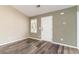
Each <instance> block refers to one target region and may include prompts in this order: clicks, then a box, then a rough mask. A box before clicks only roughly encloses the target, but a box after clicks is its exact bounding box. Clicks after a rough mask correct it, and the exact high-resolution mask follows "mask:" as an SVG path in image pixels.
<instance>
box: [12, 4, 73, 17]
mask: <svg viewBox="0 0 79 59" xmlns="http://www.w3.org/2000/svg"><path fill="white" fill-rule="evenodd" d="M72 6H73V5H41V6H40V7H38V8H37V7H36V5H14V6H12V7H14V8H16V9H17V10H19V11H20V12H22V13H24V14H25V15H26V16H28V17H32V16H36V15H40V14H44V13H48V12H53V11H56V10H61V9H64V8H69V7H72Z"/></svg>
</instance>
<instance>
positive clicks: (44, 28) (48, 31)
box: [41, 16, 53, 41]
mask: <svg viewBox="0 0 79 59" xmlns="http://www.w3.org/2000/svg"><path fill="white" fill-rule="evenodd" d="M41 39H42V40H46V41H52V39H53V16H46V17H41Z"/></svg>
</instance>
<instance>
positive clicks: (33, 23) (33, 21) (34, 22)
mask: <svg viewBox="0 0 79 59" xmlns="http://www.w3.org/2000/svg"><path fill="white" fill-rule="evenodd" d="M31 33H37V19H31Z"/></svg>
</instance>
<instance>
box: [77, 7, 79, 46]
mask: <svg viewBox="0 0 79 59" xmlns="http://www.w3.org/2000/svg"><path fill="white" fill-rule="evenodd" d="M77 47H79V6H78V8H77Z"/></svg>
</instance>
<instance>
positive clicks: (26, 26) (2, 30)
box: [0, 5, 79, 54]
mask: <svg viewBox="0 0 79 59" xmlns="http://www.w3.org/2000/svg"><path fill="white" fill-rule="evenodd" d="M77 20H79V6H76V5H0V54H78V53H79V37H78V36H77Z"/></svg>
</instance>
